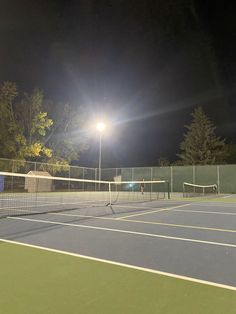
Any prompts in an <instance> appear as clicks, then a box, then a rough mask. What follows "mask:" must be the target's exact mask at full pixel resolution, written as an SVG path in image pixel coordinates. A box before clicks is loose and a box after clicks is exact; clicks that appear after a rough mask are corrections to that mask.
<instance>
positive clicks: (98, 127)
mask: <svg viewBox="0 0 236 314" xmlns="http://www.w3.org/2000/svg"><path fill="white" fill-rule="evenodd" d="M105 129H106V125H105V124H104V123H103V122H99V123H98V124H97V130H98V131H99V132H103V131H104V130H105Z"/></svg>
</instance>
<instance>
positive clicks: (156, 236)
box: [7, 217, 236, 248]
mask: <svg viewBox="0 0 236 314" xmlns="http://www.w3.org/2000/svg"><path fill="white" fill-rule="evenodd" d="M7 219H13V220H21V221H30V222H38V223H44V224H51V225H60V226H69V227H73V228H84V229H93V230H102V231H110V232H116V233H125V234H131V235H139V236H145V237H152V238H162V239H170V240H177V241H184V242H192V243H201V244H208V245H215V246H224V247H231V248H236V244H231V243H222V242H212V241H204V240H196V239H189V238H181V237H173V236H166V235H162V234H154V233H144V232H138V231H130V230H122V229H113V228H104V227H95V226H90V225H80V224H73V223H67V222H58V221H51V220H41V219H31V218H21V217H7Z"/></svg>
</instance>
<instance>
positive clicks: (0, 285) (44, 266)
mask: <svg viewBox="0 0 236 314" xmlns="http://www.w3.org/2000/svg"><path fill="white" fill-rule="evenodd" d="M0 257H1V259H0V265H1V267H0V296H1V297H0V309H1V310H0V312H1V313H3V314H39V313H40V314H54V313H55V314H62V313H63V314H65V313H68V314H75V313H76V314H78V313H79V314H80V313H81V314H91V313H93V314H95V313H96V314H116V313H117V314H118V313H119V314H121V313H123V314H141V313H142V314H144V313H145V314H146V313H147V314H154V313H155V314H162V313H163V314H164V313H165V314H169V313H171V314H185V313H186V314H190V313H191V314H208V313H209V314H210V313H211V314H212V313H214V314H220V313H221V314H222V313H227V314H233V313H235V309H236V291H233V290H228V289H223V288H219V287H214V286H210V285H206V284H200V283H196V282H191V281H186V280H181V279H176V278H171V277H168V276H163V275H159V274H154V273H150V272H145V271H141V270H136V269H131V268H127V267H122V266H116V265H112V264H109V263H104V262H98V261H93V260H89V259H84V258H81V257H76V256H70V255H65V254H60V253H56V252H50V251H45V250H42V249H38V248H31V247H26V246H21V245H17V244H11V243H5V242H0Z"/></svg>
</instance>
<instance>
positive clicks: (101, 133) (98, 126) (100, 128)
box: [97, 122, 106, 190]
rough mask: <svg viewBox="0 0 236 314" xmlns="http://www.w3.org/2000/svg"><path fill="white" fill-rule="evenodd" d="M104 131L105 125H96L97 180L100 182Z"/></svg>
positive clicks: (100, 123)
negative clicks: (97, 140)
mask: <svg viewBox="0 0 236 314" xmlns="http://www.w3.org/2000/svg"><path fill="white" fill-rule="evenodd" d="M105 129H106V125H105V124H104V123H103V122H99V123H98V124H97V130H98V132H99V159H98V180H99V181H101V168H102V135H103V132H104V131H105ZM99 190H100V183H99Z"/></svg>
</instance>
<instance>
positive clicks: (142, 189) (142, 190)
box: [140, 179, 144, 194]
mask: <svg viewBox="0 0 236 314" xmlns="http://www.w3.org/2000/svg"><path fill="white" fill-rule="evenodd" d="M140 192H141V193H142V194H143V193H144V179H143V182H142V183H141V184H140Z"/></svg>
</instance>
